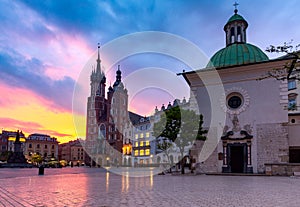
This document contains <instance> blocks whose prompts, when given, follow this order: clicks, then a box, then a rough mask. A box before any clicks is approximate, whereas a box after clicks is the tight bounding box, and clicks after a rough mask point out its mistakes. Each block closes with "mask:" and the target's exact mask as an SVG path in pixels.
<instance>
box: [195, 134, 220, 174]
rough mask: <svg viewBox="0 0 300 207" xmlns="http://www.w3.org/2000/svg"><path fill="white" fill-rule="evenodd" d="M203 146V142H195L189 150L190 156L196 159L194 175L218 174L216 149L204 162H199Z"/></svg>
mask: <svg viewBox="0 0 300 207" xmlns="http://www.w3.org/2000/svg"><path fill="white" fill-rule="evenodd" d="M203 145H204V141H197V140H196V141H195V144H194V146H193V148H192V149H191V155H192V156H193V157H194V158H196V173H197V174H200V173H216V172H218V152H217V147H216V148H215V150H214V151H213V153H212V154H211V155H210V156H209V157H208V159H207V160H205V161H204V162H201V163H200V162H199V154H200V152H201V149H202V147H203Z"/></svg>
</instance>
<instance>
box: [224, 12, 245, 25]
mask: <svg viewBox="0 0 300 207" xmlns="http://www.w3.org/2000/svg"><path fill="white" fill-rule="evenodd" d="M239 20H240V21H246V20H245V19H244V17H242V16H241V15H239V14H234V15H232V16H231V17H230V19H229V20H228V21H227V24H228V23H230V22H233V21H239Z"/></svg>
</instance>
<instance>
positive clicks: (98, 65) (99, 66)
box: [96, 43, 101, 74]
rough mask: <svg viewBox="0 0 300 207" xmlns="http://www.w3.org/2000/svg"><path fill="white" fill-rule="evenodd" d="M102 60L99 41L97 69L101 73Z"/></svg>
mask: <svg viewBox="0 0 300 207" xmlns="http://www.w3.org/2000/svg"><path fill="white" fill-rule="evenodd" d="M100 63H101V60H100V43H98V58H97V69H96V73H98V74H100V73H101V64H100Z"/></svg>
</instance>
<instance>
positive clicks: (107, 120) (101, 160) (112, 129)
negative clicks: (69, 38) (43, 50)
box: [85, 47, 129, 165]
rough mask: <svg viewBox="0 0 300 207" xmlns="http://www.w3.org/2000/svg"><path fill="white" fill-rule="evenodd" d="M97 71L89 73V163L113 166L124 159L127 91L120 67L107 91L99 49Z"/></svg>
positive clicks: (87, 145) (87, 135)
mask: <svg viewBox="0 0 300 207" xmlns="http://www.w3.org/2000/svg"><path fill="white" fill-rule="evenodd" d="M99 49H100V48H99V47H98V58H97V67H96V70H93V71H92V73H91V76H90V90H91V91H90V96H89V97H88V101H87V124H86V146H85V148H86V151H87V152H88V156H86V157H87V159H86V163H88V164H92V163H93V161H94V163H97V164H98V165H110V164H111V163H119V162H120V161H121V160H122V147H123V130H124V124H125V123H127V122H128V121H129V117H128V92H127V89H126V88H125V87H124V85H123V83H122V72H121V70H120V66H118V70H117V71H116V80H115V82H114V84H113V86H109V88H108V91H107V94H106V77H105V74H104V73H103V71H102V70H101V60H100V51H99Z"/></svg>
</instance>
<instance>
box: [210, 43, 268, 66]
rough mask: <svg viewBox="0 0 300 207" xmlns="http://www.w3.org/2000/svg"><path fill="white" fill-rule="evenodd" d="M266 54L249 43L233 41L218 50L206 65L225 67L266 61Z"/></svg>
mask: <svg viewBox="0 0 300 207" xmlns="http://www.w3.org/2000/svg"><path fill="white" fill-rule="evenodd" d="M268 60H269V58H268V56H267V55H266V54H265V53H264V52H263V51H262V50H261V49H259V48H258V47H256V46H254V45H251V44H249V43H234V44H231V45H228V46H227V47H225V48H223V49H221V50H219V51H218V52H216V53H215V54H214V56H213V57H212V58H211V59H210V61H209V63H208V64H207V66H206V67H216V68H219V67H226V66H234V65H243V64H249V63H258V62H263V61H268Z"/></svg>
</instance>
